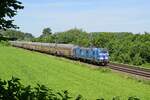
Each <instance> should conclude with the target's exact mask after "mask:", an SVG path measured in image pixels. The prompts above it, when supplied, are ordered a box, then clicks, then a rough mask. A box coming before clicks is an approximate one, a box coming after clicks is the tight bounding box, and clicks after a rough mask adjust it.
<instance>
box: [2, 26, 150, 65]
mask: <svg viewBox="0 0 150 100" xmlns="http://www.w3.org/2000/svg"><path fill="white" fill-rule="evenodd" d="M1 34H2V35H3V36H7V37H15V38H17V39H18V40H26V41H33V42H46V43H65V44H76V45H79V46H83V47H99V48H106V49H108V51H109V53H110V60H111V61H115V62H119V63H125V64H132V65H143V64H149V63H150V34H149V33H148V32H145V33H143V34H140V33H139V34H133V33H131V32H92V33H87V32H86V31H83V30H82V29H77V28H74V29H70V30H67V31H64V32H57V33H52V32H51V29H50V28H45V29H44V30H43V34H42V35H41V36H39V37H37V38H34V37H33V36H32V34H30V33H23V32H18V31H15V30H8V31H5V32H1Z"/></svg>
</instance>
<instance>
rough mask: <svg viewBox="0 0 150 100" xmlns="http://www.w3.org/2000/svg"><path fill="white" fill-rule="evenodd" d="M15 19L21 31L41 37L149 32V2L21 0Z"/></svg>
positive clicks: (136, 0) (118, 0) (120, 0)
mask: <svg viewBox="0 0 150 100" xmlns="http://www.w3.org/2000/svg"><path fill="white" fill-rule="evenodd" d="M20 1H21V2H22V3H23V5H24V6H25V8H24V9H23V10H22V11H19V13H18V15H17V16H16V17H15V24H17V25H18V26H20V29H19V30H21V31H24V32H29V33H33V35H35V36H39V35H40V34H41V33H42V29H43V28H44V27H50V28H51V29H52V30H53V32H59V31H65V30H68V29H71V28H74V27H76V28H82V29H83V30H85V31H87V32H97V31H98V32H100V31H103V32H104V31H105V32H120V31H121V32H135V33H138V32H144V31H148V32H150V11H149V10H150V6H149V5H150V0H20Z"/></svg>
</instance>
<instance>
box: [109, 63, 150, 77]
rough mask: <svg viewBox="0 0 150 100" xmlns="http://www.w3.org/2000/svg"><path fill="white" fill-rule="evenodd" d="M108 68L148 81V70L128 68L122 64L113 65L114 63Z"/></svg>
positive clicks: (149, 70)
mask: <svg viewBox="0 0 150 100" xmlns="http://www.w3.org/2000/svg"><path fill="white" fill-rule="evenodd" d="M108 67H109V68H111V69H113V70H117V71H121V72H125V73H129V74H133V75H136V76H142V77H144V78H146V79H150V69H144V68H139V67H134V66H128V65H123V64H115V63H109V64H108Z"/></svg>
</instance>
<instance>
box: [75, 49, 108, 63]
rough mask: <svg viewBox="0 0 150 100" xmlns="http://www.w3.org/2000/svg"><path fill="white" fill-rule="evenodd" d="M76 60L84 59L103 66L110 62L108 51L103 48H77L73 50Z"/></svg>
mask: <svg viewBox="0 0 150 100" xmlns="http://www.w3.org/2000/svg"><path fill="white" fill-rule="evenodd" d="M73 54H74V58H76V59H83V60H86V61H89V62H92V63H93V62H94V63H97V64H101V65H107V63H108V62H109V58H108V57H109V54H108V51H107V50H105V49H103V48H83V47H76V48H74V49H73Z"/></svg>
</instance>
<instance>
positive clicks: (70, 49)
mask: <svg viewBox="0 0 150 100" xmlns="http://www.w3.org/2000/svg"><path fill="white" fill-rule="evenodd" d="M10 43H11V45H12V46H15V47H20V48H25V49H29V50H34V51H39V52H44V53H48V54H52V55H57V56H64V57H68V58H72V59H76V60H82V61H86V62H89V63H94V64H99V65H104V66H105V65H107V63H108V62H109V53H108V51H107V50H106V49H103V48H95V47H94V48H85V47H80V46H77V45H73V44H56V43H39V42H21V41H10Z"/></svg>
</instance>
